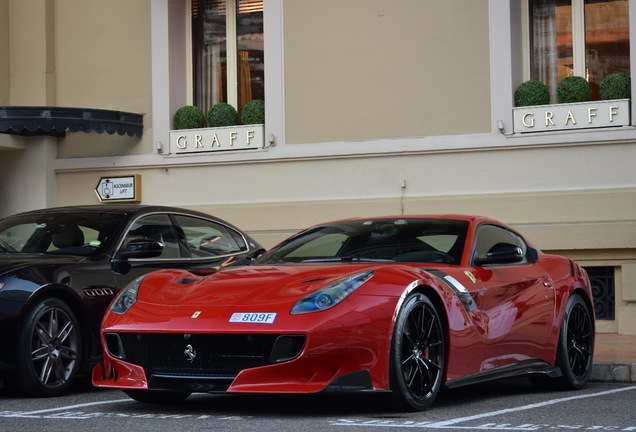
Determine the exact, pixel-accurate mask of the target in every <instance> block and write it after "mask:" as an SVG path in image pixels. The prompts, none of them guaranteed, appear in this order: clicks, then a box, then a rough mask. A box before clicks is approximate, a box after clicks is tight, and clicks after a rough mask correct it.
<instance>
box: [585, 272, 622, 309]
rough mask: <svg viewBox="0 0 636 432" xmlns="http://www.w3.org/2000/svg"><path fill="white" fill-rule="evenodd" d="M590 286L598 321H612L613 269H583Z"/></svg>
mask: <svg viewBox="0 0 636 432" xmlns="http://www.w3.org/2000/svg"><path fill="white" fill-rule="evenodd" d="M585 270H586V271H587V275H588V276H589V277H590V284H591V285H592V295H593V297H594V312H595V313H596V319H598V320H613V319H614V317H615V313H614V267H585Z"/></svg>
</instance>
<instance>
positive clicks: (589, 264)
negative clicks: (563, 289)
mask: <svg viewBox="0 0 636 432" xmlns="http://www.w3.org/2000/svg"><path fill="white" fill-rule="evenodd" d="M634 31H636V0H622V1H609V0H606V1H589V0H551V1H550V0H474V1H470V2H466V1H462V0H372V1H369V0H347V1H341V0H320V1H316V0H293V1H285V0H264V1H249V0H137V1H134V2H130V1H126V0H110V1H108V2H102V1H96V0H0V131H2V132H4V133H0V179H1V180H2V181H1V182H0V203H2V204H1V205H0V216H6V215H8V214H11V213H15V212H18V211H23V210H29V209H34V208H40V207H51V206H58V205H74V204H90V203H95V202H98V201H100V199H101V200H102V201H104V205H108V198H106V199H104V196H101V195H100V194H99V190H98V185H99V184H100V181H101V180H102V179H104V178H110V177H112V178H129V177H130V176H134V179H135V181H136V182H137V183H138V184H137V185H136V186H138V187H139V191H140V192H139V195H138V196H135V197H134V199H135V200H136V201H140V202H142V203H152V204H166V205H174V206H182V207H187V208H192V209H196V210H202V211H206V212H209V213H212V214H215V215H217V216H220V217H222V218H225V219H227V220H229V221H231V222H233V223H235V224H236V225H238V226H239V227H241V228H242V229H244V230H246V231H247V232H249V233H250V234H252V235H253V236H254V237H255V238H257V239H258V240H259V241H261V242H262V243H263V244H264V245H265V246H272V245H273V244H275V243H276V242H277V241H279V240H281V239H283V238H284V237H285V236H287V235H288V234H290V233H292V232H294V231H296V230H298V229H300V228H303V227H306V226H308V225H310V224H313V223H317V222H320V221H324V220H330V219H336V218H345V217H351V216H364V215H369V216H371V215H379V214H428V213H468V214H482V215H487V216H491V217H495V218H497V219H500V220H502V221H504V222H507V223H509V224H511V225H513V226H514V227H515V228H517V229H518V230H519V231H520V232H521V233H522V234H524V235H526V236H527V237H528V238H529V239H531V240H532V241H533V242H534V243H535V244H536V245H537V246H538V247H539V248H540V249H542V250H544V251H546V252H554V253H559V254H563V255H566V256H569V257H571V258H574V259H576V260H578V261H579V262H580V263H581V264H583V265H584V266H585V267H586V268H587V269H588V270H589V271H590V274H591V275H592V276H593V279H594V281H595V291H596V292H595V295H596V296H597V299H598V303H597V305H596V307H597V316H598V317H599V321H598V329H599V330H600V331H607V332H618V333H622V334H636V169H635V168H634V166H633V161H634V160H636V129H634V125H635V124H636V123H635V122H634V115H633V114H632V113H634V112H635V110H634V105H633V102H632V101H634V100H636V99H635V98H634V97H633V93H632V94H631V95H630V97H629V98H626V99H625V100H620V101H617V102H616V103H614V101H612V102H610V103H609V104H610V105H609V106H605V105H602V104H601V102H600V95H599V94H600V93H599V92H600V90H599V84H600V82H601V80H602V78H603V77H604V76H606V75H607V74H609V73H613V72H621V73H624V74H626V75H627V76H630V77H631V78H632V79H633V78H634V73H635V72H636V68H632V67H631V64H632V62H633V61H632V60H631V59H632V58H634V59H636V54H635V53H634V49H636V48H635V47H634V44H633V43H630V42H631V41H634V40H636V39H635V38H634V37H632V34H634ZM569 75H575V76H583V77H585V78H586V79H587V80H588V82H589V83H590V84H591V87H592V92H593V101H592V103H596V104H597V105H593V106H591V107H583V108H582V109H583V111H581V113H579V111H576V110H577V109H581V108H580V107H575V108H566V110H565V111H561V110H562V108H563V107H560V106H559V103H558V101H557V100H556V97H557V96H556V88H557V85H558V82H560V81H561V80H562V79H563V78H564V77H566V76H569ZM531 79H536V80H540V81H543V82H545V84H546V85H547V86H548V88H549V90H550V92H551V97H552V100H551V102H550V105H549V107H548V108H546V107H541V108H538V111H532V112H530V111H525V112H522V113H520V114H519V115H520V116H521V117H516V116H515V90H516V89H517V87H518V86H519V85H520V84H521V83H523V82H525V81H528V80H531ZM228 83H229V84H228ZM252 99H263V100H264V103H265V113H266V120H265V123H264V127H262V128H261V129H257V128H252V129H254V130H255V132H254V131H252V129H250V130H249V131H247V132H245V131H243V130H238V129H237V130H236V131H235V130H234V129H231V128H230V130H226V129H219V130H213V131H211V130H210V128H204V129H198V130H194V131H186V132H183V131H181V132H179V131H175V130H174V126H173V116H174V114H175V113H176V112H177V110H178V109H179V108H180V107H183V106H185V105H194V106H198V107H199V108H200V109H201V110H202V111H204V112H206V113H207V110H208V109H210V108H211V107H213V106H214V105H215V104H217V103H220V102H223V103H228V104H230V105H232V106H234V107H235V108H236V109H237V111H238V112H239V114H240V111H241V108H242V107H243V106H244V105H245V104H246V103H247V102H249V101H250V100H252ZM18 107H28V108H29V109H28V110H27V111H19V110H18ZM52 107H64V108H69V109H70V108H79V109H80V111H79V112H75V111H61V112H59V113H58V112H56V111H55V110H52V109H51V108H52ZM100 110H104V112H102V111H100ZM528 110H530V108H528ZM69 113H72V114H69ZM101 114H103V116H104V117H99V115H101ZM51 117H52V119H51ZM97 117H99V118H100V119H103V124H101V125H100V124H99V122H98V123H97V124H96V123H94V122H92V121H93V120H94V119H95V118H97ZM619 117H620V121H619V120H618V119H619ZM130 118H132V119H133V120H131V121H128V120H129V119H130ZM520 119H523V120H520ZM53 120H55V121H57V123H55V124H56V126H55V127H52V126H51V121H53ZM89 120H90V121H89ZM531 120H534V123H532V122H531ZM21 122H22V123H21ZM530 124H534V125H536V126H537V129H539V126H540V125H544V126H545V125H547V126H546V127H544V128H543V129H544V130H536V129H531V128H530V130H529V127H530V126H529V125H530ZM3 125H4V126H3ZM3 127H4V129H3ZM248 129H249V128H248ZM250 131H251V132H250ZM250 133H253V135H251V136H252V137H254V138H253V139H254V141H253V143H254V144H252V141H251V139H248V140H247V141H245V142H244V143H243V144H238V143H239V141H240V140H241V139H243V138H242V137H243V134H250ZM232 134H234V135H232ZM245 136H248V135H245ZM252 145H253V147H252Z"/></svg>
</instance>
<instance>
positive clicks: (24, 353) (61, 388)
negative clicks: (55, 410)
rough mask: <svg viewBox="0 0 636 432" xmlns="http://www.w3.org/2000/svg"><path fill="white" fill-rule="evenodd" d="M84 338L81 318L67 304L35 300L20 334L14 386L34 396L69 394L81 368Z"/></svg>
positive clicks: (59, 301)
mask: <svg viewBox="0 0 636 432" xmlns="http://www.w3.org/2000/svg"><path fill="white" fill-rule="evenodd" d="M81 339H82V338H81V334H80V328H79V325H78V322H77V318H76V317H75V314H74V313H73V311H72V310H71V308H70V307H69V306H68V305H67V304H66V303H64V302H63V301H62V300H59V299H57V298H43V299H40V300H38V301H37V302H35V303H34V304H33V305H31V306H30V307H29V309H28V310H27V313H26V315H25V319H24V321H23V322H22V325H21V327H20V330H19V333H18V344H17V369H16V375H15V377H13V380H12V384H13V387H14V389H15V390H16V391H17V392H18V393H19V394H21V395H23V396H30V397H50V396H59V395H61V394H63V393H65V392H66V391H67V390H68V389H69V387H71V386H72V385H73V381H74V380H75V377H76V376H77V372H78V370H79V368H80V363H81V359H82V355H81V352H82V349H81V348H82V343H81Z"/></svg>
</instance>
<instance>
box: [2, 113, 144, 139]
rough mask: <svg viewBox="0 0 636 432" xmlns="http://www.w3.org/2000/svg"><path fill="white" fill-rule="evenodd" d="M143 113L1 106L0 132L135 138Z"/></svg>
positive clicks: (30, 134)
mask: <svg viewBox="0 0 636 432" xmlns="http://www.w3.org/2000/svg"><path fill="white" fill-rule="evenodd" d="M143 129H144V123H143V114H135V113H130V112H124V111H112V110H104V109H93V108H63V107H46V106H45V107H42V106H39V107H38V106H0V133H6V134H13V135H21V136H38V135H48V136H55V137H62V136H65V135H66V132H79V131H82V132H86V133H89V132H97V133H104V132H106V133H109V134H111V135H114V134H115V133H117V134H119V135H128V136H135V135H136V136H138V137H140V136H141V135H142V133H143Z"/></svg>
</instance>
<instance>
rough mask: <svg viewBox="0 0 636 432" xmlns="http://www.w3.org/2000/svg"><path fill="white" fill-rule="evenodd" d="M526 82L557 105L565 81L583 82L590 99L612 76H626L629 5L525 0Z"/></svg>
mask: <svg viewBox="0 0 636 432" xmlns="http://www.w3.org/2000/svg"><path fill="white" fill-rule="evenodd" d="M529 7H530V11H529V16H530V44H531V50H530V56H531V58H530V62H531V77H532V79H536V80H539V81H542V82H544V83H545V84H546V85H547V86H548V88H549V89H550V93H551V94H552V98H553V102H556V87H557V85H558V83H559V82H560V81H561V80H562V79H563V78H565V77H567V76H570V75H577V76H582V77H585V79H587V80H588V82H589V83H590V86H591V87H592V99H594V100H598V99H600V95H599V85H600V83H601V81H602V80H603V78H604V77H605V76H607V75H609V74H610V73H613V72H623V73H625V74H627V75H629V74H630V64H629V62H630V60H629V9H628V8H629V2H628V0H529Z"/></svg>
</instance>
